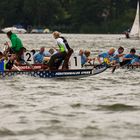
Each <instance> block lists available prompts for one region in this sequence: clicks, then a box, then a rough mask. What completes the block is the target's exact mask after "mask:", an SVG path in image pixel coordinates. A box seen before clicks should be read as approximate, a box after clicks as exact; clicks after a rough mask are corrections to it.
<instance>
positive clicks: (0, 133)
mask: <svg viewBox="0 0 140 140" xmlns="http://www.w3.org/2000/svg"><path fill="white" fill-rule="evenodd" d="M0 36H1V37H0V46H1V48H2V47H3V44H4V42H5V41H9V40H8V39H6V35H2V34H1V35H0ZM19 36H20V37H21V38H22V40H23V42H24V45H25V47H26V48H28V49H32V48H35V49H39V48H40V47H41V46H45V47H46V48H47V49H48V48H50V47H53V46H55V42H54V40H53V38H52V36H51V35H28V34H27V35H19ZM64 36H66V38H67V39H68V41H69V43H70V45H71V46H72V47H73V48H74V50H75V51H76V52H78V50H79V49H80V48H81V49H90V50H91V52H92V55H93V56H96V55H97V54H98V53H99V52H102V51H105V50H107V49H109V48H110V47H115V48H117V47H119V46H120V45H122V46H124V47H125V48H126V50H125V52H127V51H129V49H130V48H132V47H135V48H137V49H138V50H139V43H140V42H139V41H138V40H127V39H120V38H121V37H122V36H121V35H79V34H76V35H75V34H67V35H64ZM139 72H140V70H136V71H128V70H121V69H117V70H116V71H115V73H113V74H111V71H110V70H107V71H105V72H104V73H102V74H99V75H96V76H91V77H86V78H83V79H63V80H62V79H61V80H60V79H39V78H34V77H29V76H17V77H14V78H12V79H3V80H2V79H1V80H0V140H139V139H140V133H139V132H140V119H139V118H140V86H139V85H140V74H139Z"/></svg>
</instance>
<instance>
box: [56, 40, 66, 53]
mask: <svg viewBox="0 0 140 140" xmlns="http://www.w3.org/2000/svg"><path fill="white" fill-rule="evenodd" d="M56 42H57V45H58V46H59V47H60V46H61V47H64V49H65V51H67V49H66V45H65V43H64V42H63V39H62V38H57V39H56Z"/></svg>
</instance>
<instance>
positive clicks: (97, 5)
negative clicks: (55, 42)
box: [0, 0, 137, 33]
mask: <svg viewBox="0 0 140 140" xmlns="http://www.w3.org/2000/svg"><path fill="white" fill-rule="evenodd" d="M136 5H137V0H4V1H3V0H1V1H0V28H3V27H6V26H12V25H16V24H20V25H23V26H24V27H25V28H29V27H30V28H31V27H32V28H45V27H47V28H49V29H50V30H60V31H62V32H68V33H121V32H123V31H124V30H126V29H128V28H130V27H131V26H132V23H133V20H134V17H135V12H136Z"/></svg>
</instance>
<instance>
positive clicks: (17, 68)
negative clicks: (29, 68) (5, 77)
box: [13, 64, 21, 71]
mask: <svg viewBox="0 0 140 140" xmlns="http://www.w3.org/2000/svg"><path fill="white" fill-rule="evenodd" d="M13 67H14V68H15V69H16V70H18V71H21V69H20V68H19V67H17V66H16V65H15V64H13Z"/></svg>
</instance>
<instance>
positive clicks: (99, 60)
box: [97, 56, 102, 64]
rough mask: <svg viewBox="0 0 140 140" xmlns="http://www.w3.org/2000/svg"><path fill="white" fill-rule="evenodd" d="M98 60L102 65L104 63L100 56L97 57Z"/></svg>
mask: <svg viewBox="0 0 140 140" xmlns="http://www.w3.org/2000/svg"><path fill="white" fill-rule="evenodd" d="M97 60H98V62H99V63H100V64H101V63H102V62H101V59H100V57H99V56H97Z"/></svg>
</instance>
